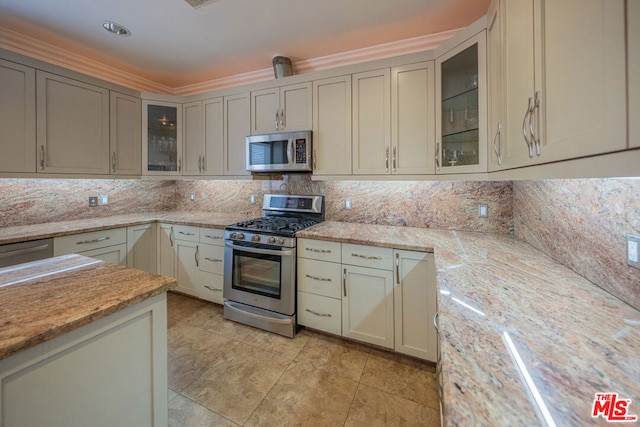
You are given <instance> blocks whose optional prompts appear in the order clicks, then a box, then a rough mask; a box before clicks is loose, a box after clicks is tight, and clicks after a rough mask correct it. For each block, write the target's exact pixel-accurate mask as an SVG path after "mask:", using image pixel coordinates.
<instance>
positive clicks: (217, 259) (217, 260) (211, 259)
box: [204, 257, 222, 262]
mask: <svg viewBox="0 0 640 427" xmlns="http://www.w3.org/2000/svg"><path fill="white" fill-rule="evenodd" d="M204 259H206V260H207V261H211V262H222V260H221V259H219V258H209V257H204Z"/></svg>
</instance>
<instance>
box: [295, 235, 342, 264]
mask: <svg viewBox="0 0 640 427" xmlns="http://www.w3.org/2000/svg"><path fill="white" fill-rule="evenodd" d="M298 256H299V257H301V258H311V259H318V260H321V261H331V262H340V243H338V242H328V241H326V240H311V239H298Z"/></svg>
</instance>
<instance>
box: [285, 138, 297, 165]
mask: <svg viewBox="0 0 640 427" xmlns="http://www.w3.org/2000/svg"><path fill="white" fill-rule="evenodd" d="M287 159H288V160H289V164H290V165H293V164H294V163H295V161H296V159H294V158H293V138H292V139H290V140H289V143H288V144H287Z"/></svg>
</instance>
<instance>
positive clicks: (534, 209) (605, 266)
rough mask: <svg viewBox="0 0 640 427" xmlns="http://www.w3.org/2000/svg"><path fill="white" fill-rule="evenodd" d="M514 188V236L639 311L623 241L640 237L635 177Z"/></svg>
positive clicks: (636, 279) (636, 273)
mask: <svg viewBox="0 0 640 427" xmlns="http://www.w3.org/2000/svg"><path fill="white" fill-rule="evenodd" d="M513 185H514V212H515V217H514V221H515V232H516V235H517V236H518V237H520V238H521V239H523V240H525V241H527V242H528V243H530V244H531V245H533V246H534V247H536V248H538V249H540V250H541V251H543V252H545V253H546V254H548V255H549V256H551V257H552V258H553V259H555V260H557V261H559V262H561V263H562V264H564V265H566V266H567V267H569V268H571V269H572V270H574V271H575V272H577V273H578V274H580V275H581V276H583V277H586V278H587V279H589V280H591V281H592V282H593V283H595V284H597V285H598V286H600V287H602V288H603V289H605V290H606V291H608V292H611V293H612V294H613V295H615V296H617V297H618V298H620V299H621V300H623V301H625V302H627V303H628V304H630V305H632V306H633V307H635V308H636V309H640V270H639V269H636V268H633V267H630V266H628V265H627V263H626V240H625V235H626V234H634V235H636V236H640V179H581V180H548V181H526V182H515V183H514V184H513ZM639 412H640V411H639Z"/></svg>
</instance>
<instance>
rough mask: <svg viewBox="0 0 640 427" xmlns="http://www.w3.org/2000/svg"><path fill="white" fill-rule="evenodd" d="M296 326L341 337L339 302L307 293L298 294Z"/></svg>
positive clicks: (340, 307)
mask: <svg viewBox="0 0 640 427" xmlns="http://www.w3.org/2000/svg"><path fill="white" fill-rule="evenodd" d="M298 324H300V325H304V326H307V327H309V328H313V329H317V330H319V331H324V332H329V333H331V334H336V335H342V304H341V301H340V300H339V299H333V298H328V297H323V296H320V295H314V294H310V293H307V292H298Z"/></svg>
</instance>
